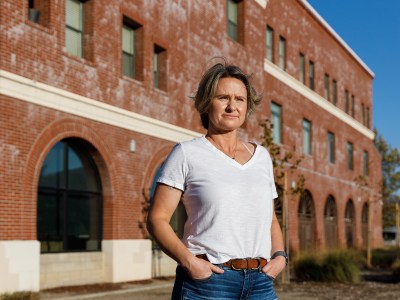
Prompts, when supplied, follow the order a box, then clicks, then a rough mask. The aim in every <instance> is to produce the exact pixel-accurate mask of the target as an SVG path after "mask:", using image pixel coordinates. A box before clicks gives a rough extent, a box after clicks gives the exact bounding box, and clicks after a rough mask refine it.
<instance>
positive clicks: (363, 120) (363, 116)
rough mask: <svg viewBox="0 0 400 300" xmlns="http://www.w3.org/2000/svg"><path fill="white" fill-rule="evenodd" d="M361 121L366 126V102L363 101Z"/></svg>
mask: <svg viewBox="0 0 400 300" xmlns="http://www.w3.org/2000/svg"><path fill="white" fill-rule="evenodd" d="M361 121H362V124H363V125H364V126H365V125H366V122H365V106H364V103H361Z"/></svg>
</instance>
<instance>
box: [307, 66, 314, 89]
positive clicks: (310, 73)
mask: <svg viewBox="0 0 400 300" xmlns="http://www.w3.org/2000/svg"><path fill="white" fill-rule="evenodd" d="M308 87H309V88H310V89H311V90H313V91H315V63H314V62H313V61H312V60H310V61H309V62H308Z"/></svg>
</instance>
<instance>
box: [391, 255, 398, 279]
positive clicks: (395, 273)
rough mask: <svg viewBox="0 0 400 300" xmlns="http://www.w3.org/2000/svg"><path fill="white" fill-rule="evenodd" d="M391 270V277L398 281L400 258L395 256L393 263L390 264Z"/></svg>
mask: <svg viewBox="0 0 400 300" xmlns="http://www.w3.org/2000/svg"><path fill="white" fill-rule="evenodd" d="M392 270H393V277H394V279H395V281H396V282H400V258H397V259H396V260H395V261H394V263H393V265H392Z"/></svg>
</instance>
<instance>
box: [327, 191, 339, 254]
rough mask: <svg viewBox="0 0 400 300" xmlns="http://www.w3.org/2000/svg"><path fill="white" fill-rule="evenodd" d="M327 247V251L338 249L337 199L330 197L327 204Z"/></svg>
mask: <svg viewBox="0 0 400 300" xmlns="http://www.w3.org/2000/svg"><path fill="white" fill-rule="evenodd" d="M324 217H325V246H326V248H327V249H335V248H337V210H336V203H335V199H334V198H333V197H332V196H329V197H328V199H327V201H326V204H325V213H324Z"/></svg>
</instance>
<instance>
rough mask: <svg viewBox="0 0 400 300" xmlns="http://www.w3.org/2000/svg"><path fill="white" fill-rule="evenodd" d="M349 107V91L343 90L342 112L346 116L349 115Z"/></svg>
mask: <svg viewBox="0 0 400 300" xmlns="http://www.w3.org/2000/svg"><path fill="white" fill-rule="evenodd" d="M349 106H350V103H349V91H348V90H345V91H344V111H345V112H346V114H348V113H349V110H350V109H349Z"/></svg>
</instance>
